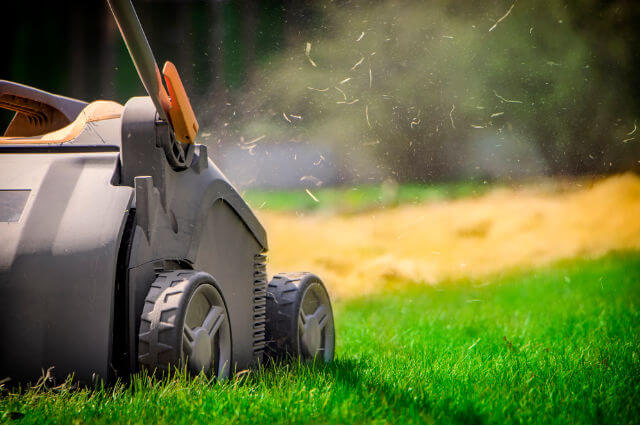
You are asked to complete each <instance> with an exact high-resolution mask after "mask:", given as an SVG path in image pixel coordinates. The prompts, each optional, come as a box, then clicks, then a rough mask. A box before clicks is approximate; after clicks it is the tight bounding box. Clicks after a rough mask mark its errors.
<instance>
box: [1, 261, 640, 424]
mask: <svg viewBox="0 0 640 426" xmlns="http://www.w3.org/2000/svg"><path fill="white" fill-rule="evenodd" d="M639 281H640V255H639V254H637V253H635V254H634V253H627V254H616V255H610V256H607V257H604V258H601V259H599V260H592V261H581V260H578V261H573V262H569V261H567V262H564V263H560V264H556V265H554V266H552V267H549V268H546V269H543V270H538V271H534V272H532V273H519V274H510V275H508V276H504V277H496V278H495V279H492V280H486V281H481V282H458V283H443V284H442V285H439V286H437V287H425V286H424V285H420V284H407V283H388V286H387V292H386V293H384V294H381V295H378V296H372V297H368V298H362V299H356V300H350V301H342V302H338V303H337V304H336V319H337V330H338V342H337V343H338V347H337V351H338V352H337V353H338V357H337V360H336V361H335V362H334V363H333V364H330V365H327V366H313V365H297V364H295V363H294V364H293V365H283V366H277V367H269V368H267V369H265V370H261V371H257V372H252V373H249V374H248V375H244V376H243V378H242V379H238V380H232V381H229V382H226V383H223V384H214V383H209V382H208V381H207V380H205V379H203V378H202V377H198V378H195V379H187V378H185V377H176V378H173V379H170V380H167V381H164V382H153V381H151V380H149V379H147V378H143V377H136V378H134V380H133V381H132V383H131V384H130V385H122V384H120V385H118V386H116V387H114V388H100V389H97V390H93V391H90V390H72V389H70V388H69V386H62V387H60V388H57V389H51V390H46V389H42V388H40V389H29V390H25V391H23V392H22V393H14V392H8V391H6V390H5V391H4V392H3V394H2V397H0V421H1V422H4V423H175V424H187V423H258V424H259V423H432V422H436V423H638V422H640V358H639V357H640V340H639V338H638V336H640V309H639V307H640V292H639V291H638V282H639Z"/></svg>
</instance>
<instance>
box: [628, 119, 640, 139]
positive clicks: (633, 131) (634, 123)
mask: <svg viewBox="0 0 640 426" xmlns="http://www.w3.org/2000/svg"><path fill="white" fill-rule="evenodd" d="M636 130H638V126H637V125H636V122H635V121H634V122H633V130H632V131H630V132H629V133H627V136H631V135H632V134H634V133H635V132H636Z"/></svg>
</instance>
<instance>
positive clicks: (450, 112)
mask: <svg viewBox="0 0 640 426" xmlns="http://www.w3.org/2000/svg"><path fill="white" fill-rule="evenodd" d="M455 110H456V105H455V104H451V111H449V119H450V120H451V127H453V128H454V129H455V128H456V125H455V124H453V111H455Z"/></svg>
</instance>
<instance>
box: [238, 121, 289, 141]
mask: <svg viewBox="0 0 640 426" xmlns="http://www.w3.org/2000/svg"><path fill="white" fill-rule="evenodd" d="M292 117H293V115H292ZM266 136H267V135H262V136H258V137H257V138H255V139H253V140H250V141H249V142H244V144H245V145H251V144H254V145H255V144H256V143H258V142H260V141H261V140H262V139H264V138H265V137H266Z"/></svg>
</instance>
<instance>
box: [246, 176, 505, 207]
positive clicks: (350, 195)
mask: <svg viewBox="0 0 640 426" xmlns="http://www.w3.org/2000/svg"><path fill="white" fill-rule="evenodd" d="M490 188H495V185H493V184H488V183H486V182H472V181H467V182H454V183H438V184H402V185H395V184H391V185H389V184H382V185H362V186H356V187H342V188H341V187H334V188H313V187H311V188H310V191H311V193H312V194H313V195H314V196H315V197H316V198H317V199H318V201H317V202H316V201H315V200H314V199H313V198H312V197H311V196H310V195H309V194H307V192H306V191H305V190H304V189H297V190H294V189H292V190H274V191H265V190H247V191H245V192H244V193H243V197H244V199H245V200H247V202H248V203H249V205H250V206H251V207H253V208H263V209H267V210H274V211H288V210H332V211H335V210H338V211H341V212H347V213H351V212H358V211H363V210H368V209H374V208H380V207H388V206H395V205H398V204H403V203H420V202H424V201H436V200H444V199H454V198H460V197H468V196H474V195H481V194H483V193H485V192H486V191H487V190H488V189H490Z"/></svg>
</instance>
